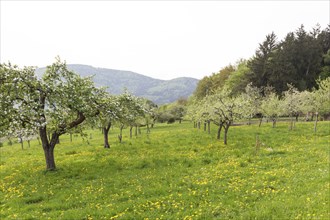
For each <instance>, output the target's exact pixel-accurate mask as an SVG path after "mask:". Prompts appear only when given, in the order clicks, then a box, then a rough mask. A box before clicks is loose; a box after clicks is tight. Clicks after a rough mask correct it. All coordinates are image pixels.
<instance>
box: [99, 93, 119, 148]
mask: <svg viewBox="0 0 330 220" xmlns="http://www.w3.org/2000/svg"><path fill="white" fill-rule="evenodd" d="M99 106H100V108H99V109H100V114H99V115H98V118H99V121H100V125H101V126H102V132H103V139H104V148H110V144H109V131H110V128H111V126H112V125H113V123H114V122H115V121H116V120H118V119H119V112H118V110H119V102H118V101H117V97H115V96H111V95H110V94H104V95H103V99H102V103H101V104H100V105H99Z"/></svg>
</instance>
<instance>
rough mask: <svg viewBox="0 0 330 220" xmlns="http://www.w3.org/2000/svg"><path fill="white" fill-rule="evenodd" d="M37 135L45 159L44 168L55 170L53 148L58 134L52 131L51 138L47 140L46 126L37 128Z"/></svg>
mask: <svg viewBox="0 0 330 220" xmlns="http://www.w3.org/2000/svg"><path fill="white" fill-rule="evenodd" d="M39 136H40V139H41V144H42V148H43V150H44V155H45V159H46V170H55V169H56V165H55V158H54V148H55V145H56V142H57V139H58V136H59V135H58V134H57V133H56V132H54V133H53V135H52V138H51V140H50V141H49V140H48V137H47V130H46V127H42V128H39Z"/></svg>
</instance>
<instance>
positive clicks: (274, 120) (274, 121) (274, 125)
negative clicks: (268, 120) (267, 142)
mask: <svg viewBox="0 0 330 220" xmlns="http://www.w3.org/2000/svg"><path fill="white" fill-rule="evenodd" d="M272 121H273V128H275V127H276V119H275V118H273V119H272Z"/></svg>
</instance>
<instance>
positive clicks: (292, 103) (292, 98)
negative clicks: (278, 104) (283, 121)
mask: <svg viewBox="0 0 330 220" xmlns="http://www.w3.org/2000/svg"><path fill="white" fill-rule="evenodd" d="M287 86H288V90H287V91H284V92H283V112H284V113H285V114H287V115H289V116H290V119H291V120H290V130H292V129H293V128H294V126H295V122H294V117H296V121H297V119H298V116H299V112H300V111H301V99H300V97H301V96H300V93H299V91H298V90H297V89H296V88H295V87H294V86H292V85H290V84H289V85H287Z"/></svg>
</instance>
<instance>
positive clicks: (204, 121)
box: [204, 121, 206, 131]
mask: <svg viewBox="0 0 330 220" xmlns="http://www.w3.org/2000/svg"><path fill="white" fill-rule="evenodd" d="M204 131H206V121H204Z"/></svg>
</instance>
